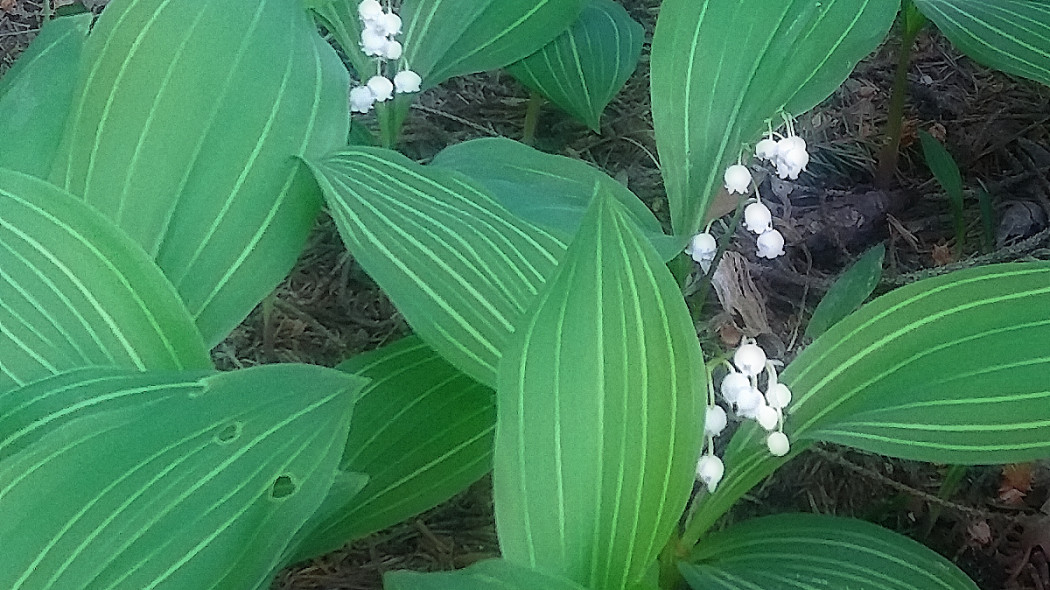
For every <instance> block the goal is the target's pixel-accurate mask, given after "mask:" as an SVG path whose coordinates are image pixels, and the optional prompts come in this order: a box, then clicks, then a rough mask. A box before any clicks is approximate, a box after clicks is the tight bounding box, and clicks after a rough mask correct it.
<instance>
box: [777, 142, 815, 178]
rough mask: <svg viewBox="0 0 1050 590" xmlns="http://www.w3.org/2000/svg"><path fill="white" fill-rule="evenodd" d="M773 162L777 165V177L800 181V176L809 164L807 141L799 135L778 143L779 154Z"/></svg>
mask: <svg viewBox="0 0 1050 590" xmlns="http://www.w3.org/2000/svg"><path fill="white" fill-rule="evenodd" d="M773 161H774V163H775V164H776V165H777V176H779V177H780V178H782V179H787V178H790V179H792V180H796V179H798V175H799V174H800V173H801V172H802V171H803V170H805V169H806V165H807V164H809V152H807V151H806V140H804V139H802V138H801V137H799V136H797V135H792V136H790V137H785V138H784V139H781V140H780V141H778V142H777V153H776V156H775V157H774V158H773Z"/></svg>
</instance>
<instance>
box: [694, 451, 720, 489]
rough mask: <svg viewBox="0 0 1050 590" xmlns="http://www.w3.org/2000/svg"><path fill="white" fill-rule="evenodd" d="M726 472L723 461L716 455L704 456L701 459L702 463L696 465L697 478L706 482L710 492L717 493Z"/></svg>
mask: <svg viewBox="0 0 1050 590" xmlns="http://www.w3.org/2000/svg"><path fill="white" fill-rule="evenodd" d="M725 472H726V468H725V465H723V464H722V460H721V459H719V458H718V457H716V456H714V455H704V456H703V457H700V462H699V463H697V464H696V476H697V477H699V478H700V481H702V482H704V485H706V486H707V491H709V492H714V491H715V488H717V487H718V482H720V481H722V476H723V475H725Z"/></svg>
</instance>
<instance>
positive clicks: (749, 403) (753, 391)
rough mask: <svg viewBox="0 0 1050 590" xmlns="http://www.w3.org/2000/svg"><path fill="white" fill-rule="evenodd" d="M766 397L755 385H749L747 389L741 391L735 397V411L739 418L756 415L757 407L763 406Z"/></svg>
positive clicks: (754, 416)
mask: <svg viewBox="0 0 1050 590" xmlns="http://www.w3.org/2000/svg"><path fill="white" fill-rule="evenodd" d="M765 404H766V399H765V398H764V397H762V392H761V391H759V390H758V388H757V387H749V388H748V389H747V391H741V392H740V395H739V396H737V398H736V413H737V414H738V415H739V416H740V417H741V418H756V417H758V410H759V408H762V407H765Z"/></svg>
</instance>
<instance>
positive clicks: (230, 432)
mask: <svg viewBox="0 0 1050 590" xmlns="http://www.w3.org/2000/svg"><path fill="white" fill-rule="evenodd" d="M240 435H241V423H240V422H234V423H233V424H227V425H226V426H224V427H223V428H222V430H220V431H219V432H218V433H216V435H215V442H218V443H221V444H225V443H230V442H233V441H234V440H236V439H237V437H239V436H240Z"/></svg>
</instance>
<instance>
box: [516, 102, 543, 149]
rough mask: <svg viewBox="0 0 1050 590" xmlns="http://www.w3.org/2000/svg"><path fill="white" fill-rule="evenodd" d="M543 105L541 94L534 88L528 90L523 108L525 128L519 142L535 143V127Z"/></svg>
mask: <svg viewBox="0 0 1050 590" xmlns="http://www.w3.org/2000/svg"><path fill="white" fill-rule="evenodd" d="M542 106H543V95H541V94H540V93H539V92H536V91H535V90H531V91H529V103H528V106H527V107H526V108H525V124H524V127H525V129H524V130H523V132H522V137H521V142H522V143H524V144H525V145H533V144H534V143H536V127H537V126H538V125H539V122H540V108H541V107H542Z"/></svg>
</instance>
